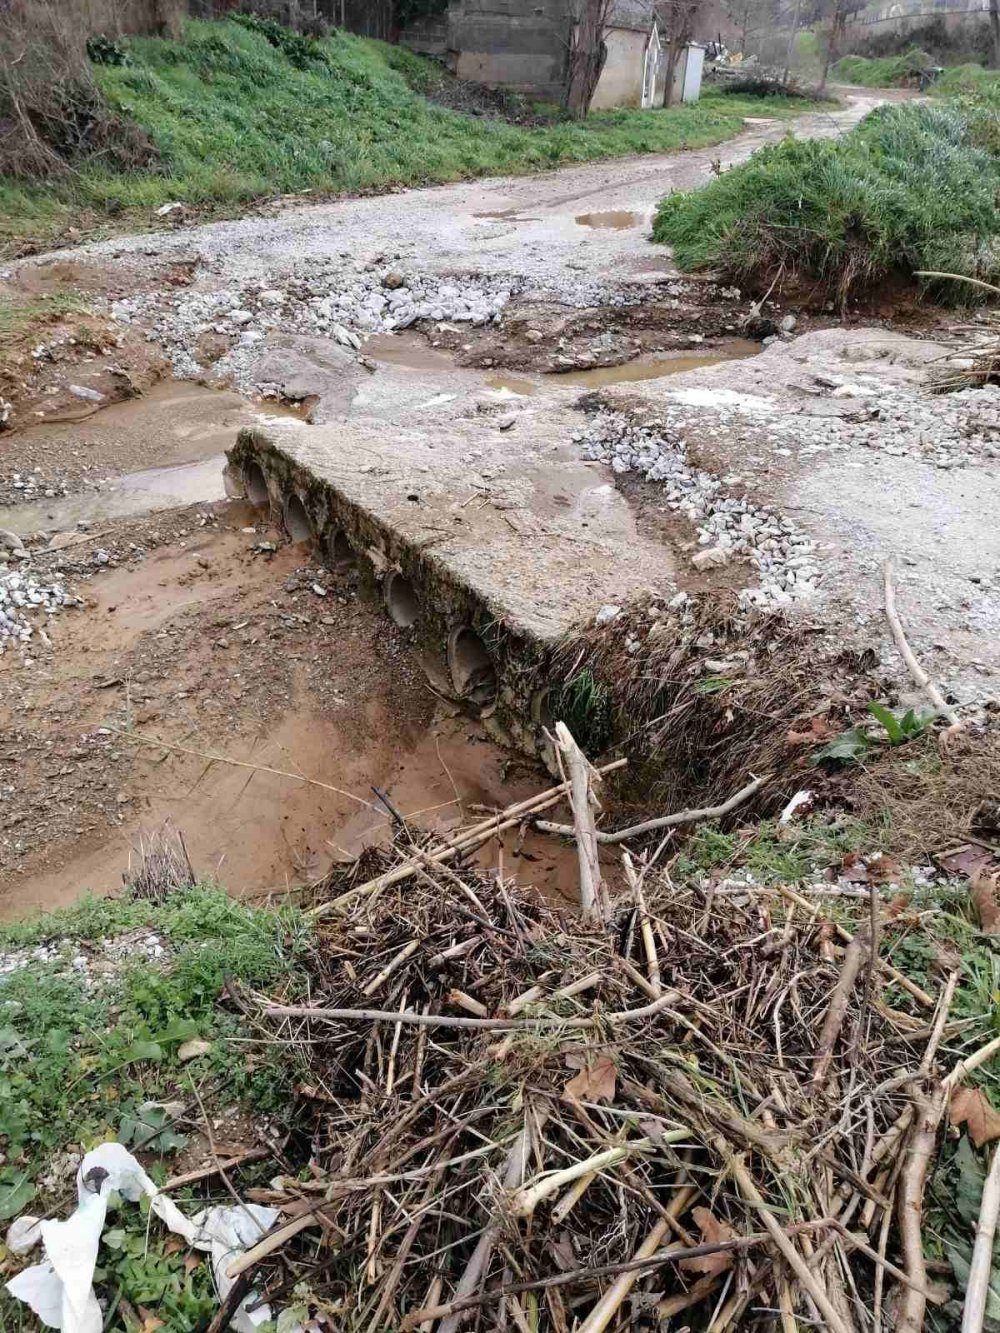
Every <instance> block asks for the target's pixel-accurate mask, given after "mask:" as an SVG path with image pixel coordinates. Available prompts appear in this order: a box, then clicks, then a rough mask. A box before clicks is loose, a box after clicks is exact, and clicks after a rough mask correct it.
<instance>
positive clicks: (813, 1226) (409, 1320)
mask: <svg viewBox="0 0 1000 1333" xmlns="http://www.w3.org/2000/svg"><path fill="white" fill-rule="evenodd" d="M829 1225H830V1219H829V1218H825V1217H824V1218H817V1219H816V1220H815V1221H812V1222H796V1223H794V1224H793V1225H792V1226H790V1227H789V1228H788V1229H787V1233H785V1232H783V1233H782V1234H783V1235H785V1234H787V1235H789V1236H795V1235H799V1234H800V1233H802V1232H806V1231H817V1230H822V1228H824V1227H828V1226H829ZM775 1226H777V1223H775ZM779 1230H780V1228H779ZM772 1239H773V1237H772V1234H771V1232H770V1231H769V1230H768V1231H755V1232H753V1233H752V1234H751V1235H749V1236H738V1237H737V1238H736V1239H735V1240H719V1241H711V1242H706V1243H705V1244H704V1245H692V1246H690V1247H687V1246H683V1245H680V1246H673V1245H670V1246H668V1247H667V1248H666V1249H664V1250H657V1251H656V1252H655V1253H654V1254H651V1255H649V1257H648V1258H646V1259H626V1260H625V1262H624V1263H620V1264H600V1265H594V1266H591V1267H589V1268H571V1269H570V1270H569V1271H568V1272H565V1273H553V1274H552V1275H551V1276H549V1277H543V1278H538V1279H537V1280H536V1281H534V1282H515V1283H513V1284H512V1285H510V1286H504V1287H498V1288H494V1289H493V1290H491V1291H488V1292H485V1293H483V1294H481V1295H479V1296H469V1297H467V1298H465V1299H464V1300H462V1301H457V1300H454V1301H449V1302H448V1303H447V1304H446V1305H437V1306H433V1307H431V1306H424V1307H423V1308H422V1309H419V1310H414V1311H413V1312H412V1314H408V1315H407V1316H406V1318H405V1319H404V1320H403V1322H402V1325H401V1329H402V1333H406V1331H407V1330H409V1329H412V1328H414V1327H415V1326H416V1325H417V1324H419V1323H422V1322H424V1321H426V1320H429V1319H442V1318H444V1316H446V1315H449V1314H453V1313H454V1312H455V1311H456V1310H457V1309H459V1308H461V1309H463V1310H473V1309H476V1308H478V1307H480V1306H483V1305H490V1304H492V1303H493V1302H494V1301H497V1300H500V1299H502V1298H503V1297H505V1296H515V1295H519V1294H520V1293H522V1292H533V1291H544V1290H546V1289H547V1288H549V1287H562V1286H566V1285H567V1283H571V1282H577V1281H579V1280H580V1278H584V1279H587V1280H592V1279H593V1278H598V1277H611V1276H617V1275H618V1274H619V1273H628V1272H637V1271H641V1270H643V1269H653V1268H658V1267H659V1266H660V1265H661V1264H677V1263H680V1261H681V1260H682V1259H701V1258H703V1257H704V1256H705V1255H708V1254H729V1253H730V1252H731V1251H734V1250H746V1249H751V1248H752V1247H754V1246H756V1245H763V1244H765V1243H767V1242H770V1241H771V1240H772ZM839 1327H840V1326H839V1325H838V1328H839Z"/></svg>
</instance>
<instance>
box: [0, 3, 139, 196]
mask: <svg viewBox="0 0 1000 1333" xmlns="http://www.w3.org/2000/svg"><path fill="white" fill-rule="evenodd" d="M0 20H2V21H0V174H3V175H8V176H13V177H16V178H21V179H30V178H34V177H37V176H48V175H55V176H59V175H64V174H66V173H67V172H68V171H69V170H70V168H71V167H73V166H76V165H78V164H80V163H82V162H85V161H86V160H88V159H90V158H94V157H97V156H100V158H101V160H102V161H103V162H104V163H105V164H107V165H108V166H110V167H112V168H115V169H118V170H124V171H131V170H136V169H138V168H142V167H150V166H152V165H153V163H154V162H155V153H154V152H153V149H152V145H151V144H150V141H149V139H148V138H147V137H146V135H145V134H143V133H142V131H141V130H139V128H138V127H137V126H135V125H133V124H130V123H129V122H128V121H127V120H126V119H125V118H124V117H122V116H120V115H117V114H116V113H115V112H113V111H112V110H111V108H110V107H109V106H108V104H107V102H106V101H105V99H104V97H103V96H102V94H101V92H100V89H99V88H98V86H97V84H96V82H95V80H94V76H93V72H92V69H91V64H90V61H89V60H88V57H87V33H86V28H85V27H84V26H83V25H82V23H80V22H79V21H78V20H79V15H78V14H77V13H76V12H75V6H73V5H69V6H63V5H61V4H57V3H55V0H52V2H50V3H47V2H46V0H6V2H5V3H0Z"/></svg>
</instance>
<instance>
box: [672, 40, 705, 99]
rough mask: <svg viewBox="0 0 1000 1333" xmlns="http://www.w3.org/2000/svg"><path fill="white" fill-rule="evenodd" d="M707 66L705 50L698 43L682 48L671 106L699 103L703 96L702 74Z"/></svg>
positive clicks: (691, 43)
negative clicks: (682, 103) (680, 103)
mask: <svg viewBox="0 0 1000 1333" xmlns="http://www.w3.org/2000/svg"><path fill="white" fill-rule="evenodd" d="M704 66H705V48H704V46H701V45H700V44H699V43H698V42H688V44H687V45H686V46H682V47H681V52H680V56H679V57H678V60H677V65H676V67H675V68H674V86H673V92H672V95H671V98H670V104H671V106H676V105H677V103H678V102H697V100H698V98H699V97H700V96H701V72H702V70H703V69H704Z"/></svg>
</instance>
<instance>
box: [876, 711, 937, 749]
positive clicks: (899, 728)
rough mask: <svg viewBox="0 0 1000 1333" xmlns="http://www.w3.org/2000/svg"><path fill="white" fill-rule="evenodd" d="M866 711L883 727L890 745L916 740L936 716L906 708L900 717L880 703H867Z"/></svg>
mask: <svg viewBox="0 0 1000 1333" xmlns="http://www.w3.org/2000/svg"><path fill="white" fill-rule="evenodd" d="M868 711H869V713H871V715H872V717H873V718H875V720H876V722H881V724H882V726H883V727H884V728H885V733H886V735H887V736H888V738H889V744H890V745H905V744H906V742H907V741H913V740H916V739H917V737H918V736H922V735H923V734H924V732H925V731H926V730H927V728H928V727H929V726H930V725H931V723H932V722H933V721H934V718H935V716H936V714H934V713H917V712H916V711H915V710H914V709H912V708H908V709H907V710H906V712H905V713H904V714H903V716H902V717H897V716H896V714H895V713H893V712H892V711H891V710H890V709H888V708H884V707H883V706H882V704H869V705H868Z"/></svg>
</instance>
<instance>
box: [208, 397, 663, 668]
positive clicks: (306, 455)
mask: <svg viewBox="0 0 1000 1333" xmlns="http://www.w3.org/2000/svg"><path fill="white" fill-rule="evenodd" d="M448 399H449V396H448V395H447V394H440V395H437V396H435V397H431V398H430V399H429V400H428V401H427V402H426V403H425V404H424V407H423V413H422V419H421V409H420V408H419V407H418V408H417V409H416V410H415V411H414V413H413V416H414V417H416V418H417V419H418V422H417V424H412V425H409V426H403V425H401V424H399V423H398V422H396V423H382V422H374V421H364V420H361V421H353V422H351V423H350V424H349V425H347V424H345V425H343V426H325V427H316V426H309V425H305V424H300V423H298V422H294V421H287V422H285V421H282V422H279V421H273V422H268V423H266V424H264V425H261V426H259V427H255V428H252V429H248V430H244V431H243V432H241V435H240V439H239V443H238V444H237V446H236V448H235V449H234V450H233V451H231V453H230V459H231V461H232V463H233V465H234V468H235V469H236V470H237V471H238V472H240V473H241V474H245V472H246V469H247V467H248V466H249V464H250V463H251V462H252V461H256V462H257V463H258V464H259V465H260V466H261V467H262V468H263V470H264V473H265V475H266V478H267V483H268V489H269V499H270V503H271V504H272V506H273V507H274V508H276V509H279V508H281V507H282V506H283V505H284V504H285V502H286V499H287V496H288V495H289V494H292V493H295V494H297V495H299V496H300V497H301V498H302V500H303V502H304V504H305V507H306V509H307V511H308V513H309V516H310V522H311V524H312V528H313V533H314V536H315V538H316V540H318V541H319V542H320V543H323V542H328V541H329V539H330V535H331V533H332V532H334V531H340V530H342V529H343V530H345V531H346V532H347V534H348V536H349V537H351V538H352V540H353V541H354V543H355V545H356V546H360V547H363V554H364V555H365V556H366V557H367V558H368V559H369V560H370V561H371V563H372V566H373V569H374V571H375V573H376V574H378V575H380V576H382V577H384V576H385V575H386V574H387V573H388V572H389V571H390V570H393V569H395V570H398V571H399V572H401V573H403V574H405V575H406V576H407V577H412V579H413V580H414V581H415V583H416V584H418V585H419V587H418V596H421V597H423V596H425V595H426V596H427V597H430V598H431V599H432V600H433V599H434V597H435V593H434V591H433V590H434V588H435V587H437V588H438V589H439V592H438V593H437V600H438V602H439V603H441V606H440V607H439V610H441V611H444V612H445V613H446V614H447V608H446V606H445V605H444V604H445V603H447V604H449V605H451V606H453V607H459V606H461V607H463V608H465V609H464V612H463V614H469V612H470V611H471V610H473V609H474V610H475V614H476V615H477V618H479V619H482V618H483V617H492V618H495V619H500V620H502V621H503V622H504V625H505V627H506V629H507V630H508V631H509V632H511V633H513V634H515V635H518V636H522V637H524V638H526V639H531V640H535V641H537V642H538V643H539V644H548V643H552V642H554V641H555V640H557V639H558V638H560V637H561V636H562V635H563V634H565V633H566V632H567V631H568V630H570V629H571V628H573V627H575V626H578V625H580V624H581V623H586V622H587V621H588V620H589V619H591V618H592V617H593V616H595V615H596V614H597V612H598V611H599V610H600V609H601V607H602V606H605V605H607V604H609V603H621V602H622V601H623V599H627V598H630V597H640V596H644V595H648V596H653V595H660V596H663V595H665V594H669V592H670V591H672V590H673V588H674V587H675V586H676V585H675V582H674V580H675V571H676V561H675V556H674V553H673V551H672V550H671V549H670V547H668V546H666V545H664V544H663V543H662V542H659V541H656V540H655V539H653V538H652V537H650V536H647V535H644V534H643V533H641V532H640V530H639V527H638V525H637V521H636V516H635V513H634V511H633V509H632V507H631V506H630V505H629V503H628V501H627V500H626V498H625V497H624V496H623V495H622V494H621V492H620V491H618V490H617V489H616V487H615V485H614V484H613V479H612V476H611V473H610V471H609V469H607V468H605V467H604V466H603V465H602V464H599V463H593V462H588V461H586V460H585V459H583V458H582V457H581V456H580V453H579V451H578V450H577V449H576V448H575V446H574V445H573V443H572V440H571V428H572V424H573V419H574V417H575V415H576V414H574V413H573V412H572V411H570V410H568V409H566V408H559V407H556V406H553V405H548V404H546V405H543V406H540V407H537V408H525V407H522V408H521V409H520V410H517V409H516V408H515V409H509V408H507V407H506V405H504V404H502V403H501V404H498V405H497V406H496V407H494V409H493V410H492V411H487V412H477V411H475V410H474V409H472V410H470V411H469V412H468V413H467V414H466V415H459V416H455V415H452V414H451V413H450V412H449V410H448V409H449V407H450V403H449V401H448ZM425 587H426V589H427V592H426V594H425V593H423V592H422V591H421V590H422V589H423V588H425ZM444 587H447V589H448V592H447V594H444V593H443V592H441V591H440V589H441V588H444ZM452 618H454V617H452Z"/></svg>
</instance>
